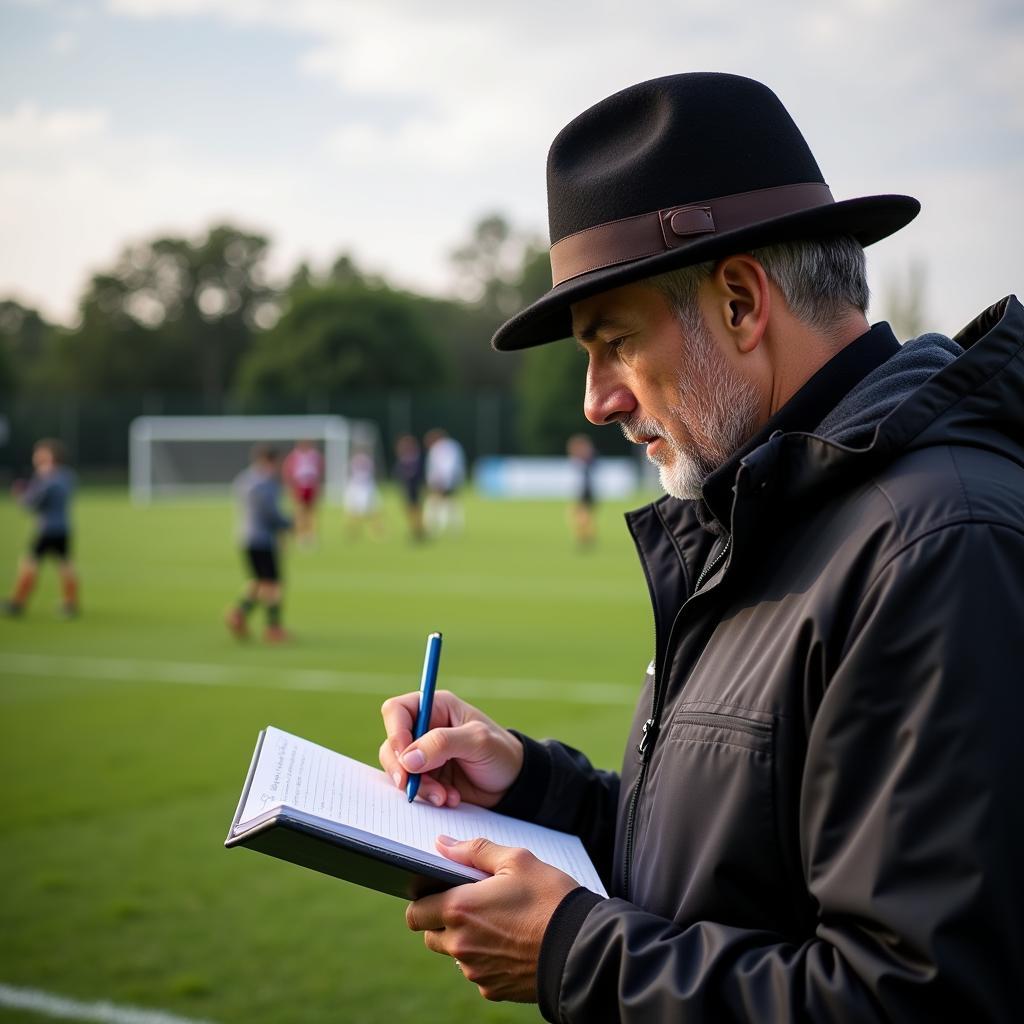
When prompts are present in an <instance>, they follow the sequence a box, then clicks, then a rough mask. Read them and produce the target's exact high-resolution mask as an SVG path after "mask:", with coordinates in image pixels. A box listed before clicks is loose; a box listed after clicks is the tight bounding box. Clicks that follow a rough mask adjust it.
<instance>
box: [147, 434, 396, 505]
mask: <svg viewBox="0 0 1024 1024" xmlns="http://www.w3.org/2000/svg"><path fill="white" fill-rule="evenodd" d="M301 440H307V441H313V442H314V443H315V444H316V445H317V447H319V448H320V450H321V452H322V453H323V456H324V489H325V492H326V495H327V497H328V499H329V500H331V501H334V502H340V501H341V499H342V497H343V495H344V491H345V481H346V479H347V477H348V463H349V457H350V455H351V452H352V451H353V449H355V448H365V449H369V450H370V451H372V452H373V453H374V454H375V455H377V456H378V458H379V456H380V454H381V452H380V432H379V430H378V428H377V425H376V424H375V423H372V422H370V421H369V420H353V419H349V418H347V417H345V416H140V417H139V418H138V419H135V420H133V421H132V425H131V428H130V435H129V477H130V481H131V495H132V501H134V502H136V503H139V504H148V503H149V502H151V501H153V500H155V499H158V498H171V497H186V496H201V495H204V494H208V495H216V494H224V493H225V492H226V491H227V490H228V488H230V486H231V482H232V481H233V480H234V478H235V477H236V476H237V475H238V473H240V472H241V471H242V470H243V469H244V468H245V467H246V466H247V465H248V464H249V458H250V450H251V449H252V446H253V445H254V444H260V443H265V444H272V445H273V446H274V447H275V448H277V449H278V450H279V452H280V454H281V456H282V457H283V456H284V455H286V454H287V453H288V450H289V449H290V448H291V447H292V445H293V444H295V442H296V441H301Z"/></svg>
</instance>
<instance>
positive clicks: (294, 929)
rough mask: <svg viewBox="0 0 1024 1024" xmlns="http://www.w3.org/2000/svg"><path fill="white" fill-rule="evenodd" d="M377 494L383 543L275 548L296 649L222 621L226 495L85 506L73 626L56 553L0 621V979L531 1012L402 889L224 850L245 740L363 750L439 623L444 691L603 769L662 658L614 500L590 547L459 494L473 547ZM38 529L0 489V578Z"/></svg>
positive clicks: (353, 1012) (190, 1005)
mask: <svg viewBox="0 0 1024 1024" xmlns="http://www.w3.org/2000/svg"><path fill="white" fill-rule="evenodd" d="M388 501H389V503H390V504H389V505H388V507H387V509H386V512H387V531H386V534H385V536H384V537H383V538H382V539H380V540H372V539H369V538H365V537H364V538H362V539H358V540H354V539H351V538H348V537H346V536H345V533H344V530H343V528H342V522H341V513H340V512H339V511H337V510H334V509H329V510H327V513H326V516H325V517H324V519H323V522H322V541H321V544H320V547H319V548H318V549H317V550H302V549H295V548H294V547H292V548H291V549H290V550H289V551H288V552H287V555H286V563H285V564H286V568H285V572H286V581H287V593H286V598H285V624H286V626H287V627H288V628H289V629H291V630H293V631H294V634H295V638H294V642H292V643H291V644H289V645H286V646H281V647H275V648H269V647H266V646H264V645H263V644H262V643H261V642H259V640H258V639H257V640H254V641H250V642H248V643H246V644H239V643H238V642H236V641H234V640H233V639H232V638H231V637H230V636H229V635H228V633H227V631H226V630H225V628H224V626H223V621H222V619H223V613H224V610H225V608H226V607H227V606H228V604H229V603H230V602H231V600H232V599H233V598H234V597H235V595H236V594H237V592H238V590H239V588H240V584H241V582H242V578H243V577H242V569H241V561H240V558H239V555H238V552H237V551H236V548H235V541H234V512H233V509H232V508H231V506H230V505H229V504H228V503H227V502H224V503H219V502H209V503H187V504H186V503H173V504H172V503H167V504H158V505H154V506H151V507H147V508H135V507H132V506H131V505H130V504H129V503H128V501H127V498H126V497H125V496H124V495H123V494H122V493H121V492H120V491H92V492H85V493H84V494H83V495H81V497H80V498H79V500H78V502H77V506H76V510H75V521H76V557H77V561H78V564H79V567H80V570H81V576H82V601H83V607H84V611H85V614H84V615H83V617H82V618H80V619H78V620H76V621H72V622H64V621H60V620H59V619H58V618H57V617H56V614H55V610H56V606H57V604H58V595H57V586H56V580H55V575H56V574H55V572H54V570H53V567H52V566H50V565H47V566H45V567H44V572H43V580H42V584H41V586H40V588H39V590H38V591H37V593H36V594H35V595H34V599H33V602H32V604H31V607H30V609H29V612H28V614H27V615H26V616H25V617H24V618H22V619H18V620H0V708H2V710H0V736H2V743H0V771H2V779H3V790H4V801H3V825H2V828H0V870H2V877H3V898H2V900H0V986H3V985H7V986H13V987H17V988H19V989H28V988H32V989H38V990H41V991H44V992H46V993H52V994H53V995H54V996H60V997H64V998H68V999H73V1000H78V1001H82V1002H85V1003H92V1002H99V1001H109V1002H110V1003H111V1004H116V1005H122V1004H124V1005H129V1006H136V1007H145V1008H152V1009H160V1010H164V1011H166V1012H168V1013H172V1014H176V1015H178V1016H180V1017H184V1018H188V1019H192V1020H202V1021H214V1022H221V1024H226V1022H243V1021H244V1022H254V1024H260V1022H266V1024H290V1022H327V1021H330V1022H382V1024H383V1022H388V1024H395V1022H400V1021H417V1022H420V1024H426V1022H432V1021H439V1022H441V1021H443V1022H446V1024H450V1022H452V1021H464V1020H479V1021H526V1020H535V1019H539V1018H538V1015H537V1013H536V1009H535V1008H533V1007H518V1006H510V1005H500V1004H494V1005H492V1004H488V1003H486V1002H484V1001H483V1000H481V999H480V997H479V995H478V994H477V991H476V989H475V987H474V986H472V985H471V984H469V983H468V982H467V981H465V979H463V978H462V977H461V976H460V975H459V974H458V972H457V971H456V970H455V968H454V967H453V966H452V964H451V962H450V961H449V960H447V959H443V958H440V957H438V956H436V955H435V954H432V953H429V952H427V951H426V949H424V947H423V944H422V939H421V938H420V937H419V936H417V935H413V934H412V933H410V932H408V931H407V930H406V928H405V925H404V919H403V912H404V908H405V905H404V903H402V902H401V901H399V900H396V899H393V898H392V897H389V896H384V895H381V894H379V893H375V892H370V891H367V890H364V889H360V888H357V887H355V886H352V885H348V884H346V883H343V882H340V881H338V880H335V879H332V878H329V877H327V876H323V875H319V874H316V873H314V872H311V871H307V870H305V869H302V868H299V867H295V866H293V865H290V864H285V863H283V862H280V861H276V860H274V859H272V858H268V857H264V856H261V855H258V854H254V853H252V852H250V851H247V850H232V851H227V850H225V849H224V848H223V845H222V844H223V840H224V836H225V833H226V831H227V827H228V824H229V822H230V819H231V816H232V814H233V812H234V808H235V804H236V802H237V799H238V794H239V791H240V789H241V786H242V782H243V779H244V775H245V771H246V769H247V767H248V763H249V758H250V756H251V754H252V749H253V745H254V743H255V740H256V736H257V733H258V731H259V730H260V729H261V728H262V727H264V726H265V725H267V724H274V725H277V726H280V727H282V728H284V729H287V730H290V731H293V732H296V733H298V734H300V735H303V736H306V737H307V738H309V739H312V740H315V741H317V742H320V743H322V744H324V745H326V746H329V747H333V748H335V749H338V750H342V751H344V752H346V753H348V754H351V755H352V756H355V757H359V758H361V759H363V760H366V761H369V762H371V763H375V760H376V750H377V747H378V745H379V743H380V741H381V739H382V730H381V725H380V715H379V707H380V702H381V700H382V699H383V698H384V697H386V696H388V695H389V694H391V693H395V692H399V691H401V690H405V689H415V687H416V685H417V683H418V679H419V670H420V667H421V664H422V658H423V643H424V638H425V637H426V634H427V633H428V632H429V631H430V630H432V629H439V630H441V631H443V633H444V635H445V651H444V657H443V659H442V665H441V674H440V684H439V685H442V686H446V687H449V688H451V689H455V690H457V691H458V692H460V693H462V694H464V695H465V696H466V697H467V698H469V699H472V700H473V701H474V702H476V703H478V704H479V705H481V706H482V707H484V708H485V709H486V710H487V711H488V712H489V713H491V714H492V715H493V716H494V717H496V718H497V719H498V720H499V721H501V722H503V723H505V724H508V725H515V726H517V727H519V728H522V729H523V730H524V731H526V732H529V733H532V734H533V735H537V736H548V735H554V736H558V737H559V738H561V739H565V740H566V741H567V742H569V743H571V744H572V745H574V746H578V747H581V748H583V749H584V750H586V751H587V752H588V753H589V754H590V756H591V758H592V759H593V760H594V761H595V762H596V763H597V764H599V765H601V766H603V767H617V766H618V763H619V759H620V757H621V751H622V744H623V741H624V737H625V733H626V729H627V727H628V723H629V719H630V715H631V710H632V704H633V700H634V697H635V693H636V690H637V688H638V687H639V685H640V683H641V681H642V678H643V674H644V670H645V668H646V665H647V662H648V660H649V659H650V656H651V649H650V648H651V646H652V644H653V635H652V627H651V624H650V611H649V608H648V603H647V596H646V588H645V586H644V582H643V574H642V572H641V569H640V566H639V563H638V562H637V559H636V556H635V554H634V552H633V549H632V544H631V542H630V539H629V535H628V532H627V530H626V528H625V525H624V524H623V523H622V520H621V512H622V511H623V509H624V508H625V506H612V505H606V506H604V507H602V508H601V509H600V510H599V542H598V545H597V547H596V548H595V549H593V550H591V551H588V552H585V553H584V552H579V551H577V550H576V549H575V548H574V546H573V544H572V542H571V540H570V536H569V530H568V525H567V517H566V509H565V507H564V505H563V504H561V503H555V502H536V503H534V502H529V503H527V502H523V503H496V502H486V501H482V500H479V499H470V500H468V501H467V509H466V512H467V529H466V532H465V535H464V536H462V537H461V538H442V539H440V540H438V541H436V542H433V543H430V544H427V545H422V546H414V545H412V544H410V543H409V542H408V541H407V540H406V536H405V531H404V527H403V523H402V522H401V520H400V515H399V508H398V504H397V499H396V498H395V496H394V495H389V496H388ZM28 535H29V523H28V520H27V517H26V516H24V514H23V513H22V512H21V510H20V509H18V508H16V507H15V506H14V505H13V503H12V502H10V501H9V500H4V501H3V503H2V504H0V586H2V587H3V589H4V590H6V588H7V587H8V585H9V581H10V579H11V578H12V577H13V571H14V566H15V563H16V560H17V557H18V555H19V554H20V552H21V550H22V549H23V548H24V546H25V543H26V541H27V538H28ZM260 628H262V622H260ZM257 635H258V634H257ZM0 1002H2V1000H0ZM43 1019H45V1018H44V1017H41V1016H39V1015H37V1014H36V1013H32V1012H28V1011H26V1010H15V1009H10V1008H8V1009H4V1008H2V1006H0V1021H2V1022H7V1021H14V1020H19V1021H20V1020H24V1021H40V1020H43ZM111 1019H113V1018H111Z"/></svg>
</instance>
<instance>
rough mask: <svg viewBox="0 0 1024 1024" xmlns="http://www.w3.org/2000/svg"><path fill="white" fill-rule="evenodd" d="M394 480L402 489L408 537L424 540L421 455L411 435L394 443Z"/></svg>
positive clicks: (417, 444) (403, 436)
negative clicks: (407, 522) (407, 523)
mask: <svg viewBox="0 0 1024 1024" xmlns="http://www.w3.org/2000/svg"><path fill="white" fill-rule="evenodd" d="M395 479H396V480H397V481H398V483H399V486H400V487H401V488H402V497H403V498H404V499H405V514H406V518H407V519H408V521H409V535H410V537H411V538H412V539H413V540H414V541H421V540H424V539H425V537H426V534H425V533H424V531H423V483H424V475H423V453H422V451H421V450H420V443H419V441H417V440H416V438H415V437H413V436H412V434H403V435H402V436H401V437H400V438H398V440H397V441H395Z"/></svg>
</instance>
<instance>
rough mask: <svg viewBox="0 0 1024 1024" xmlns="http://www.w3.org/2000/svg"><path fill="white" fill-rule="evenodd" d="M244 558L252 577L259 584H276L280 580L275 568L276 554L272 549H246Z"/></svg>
mask: <svg viewBox="0 0 1024 1024" xmlns="http://www.w3.org/2000/svg"><path fill="white" fill-rule="evenodd" d="M245 557H246V559H247V560H248V562H249V569H250V571H251V572H252V574H253V577H254V578H255V579H257V580H259V581H260V582H261V583H277V581H278V580H279V579H280V578H281V576H280V573H279V572H278V568H277V552H276V551H275V550H274V549H273V548H246V549H245Z"/></svg>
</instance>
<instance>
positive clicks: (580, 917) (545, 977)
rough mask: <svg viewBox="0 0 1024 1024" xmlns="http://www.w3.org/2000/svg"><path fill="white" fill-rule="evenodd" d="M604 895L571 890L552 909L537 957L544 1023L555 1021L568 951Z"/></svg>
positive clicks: (538, 988) (539, 991) (539, 1000)
mask: <svg viewBox="0 0 1024 1024" xmlns="http://www.w3.org/2000/svg"><path fill="white" fill-rule="evenodd" d="M602 899H604V897H603V896H598V895H597V893H596V892H591V891H590V890H589V889H585V888H584V887H583V886H582V885H581V886H580V887H579V888H578V889H573V891H572V892H570V893H569V894H568V895H566V897H565V898H564V899H563V900H562V902H561V903H559V904H558V906H557V907H556V908H555V912H554V914H552V915H551V920H550V921H549V922H548V927H547V931H545V932H544V938H543V940H542V941H541V945H540V956H539V957H538V958H537V1004H538V1007H539V1009H540V1012H541V1015H542V1016H543V1017H544V1019H545V1020H547V1021H557V1020H558V996H559V993H560V992H561V990H562V974H563V973H564V972H565V961H566V960H568V959H569V950H570V949H572V944H573V943H574V942H575V941H576V936H577V935H578V934H579V930H580V928H582V927H583V922H584V921H585V920H586V918H587V915H588V914H589V913H590V911H591V910H593V909H594V907H595V906H597V904H598V903H600V902H601V900H602Z"/></svg>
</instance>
